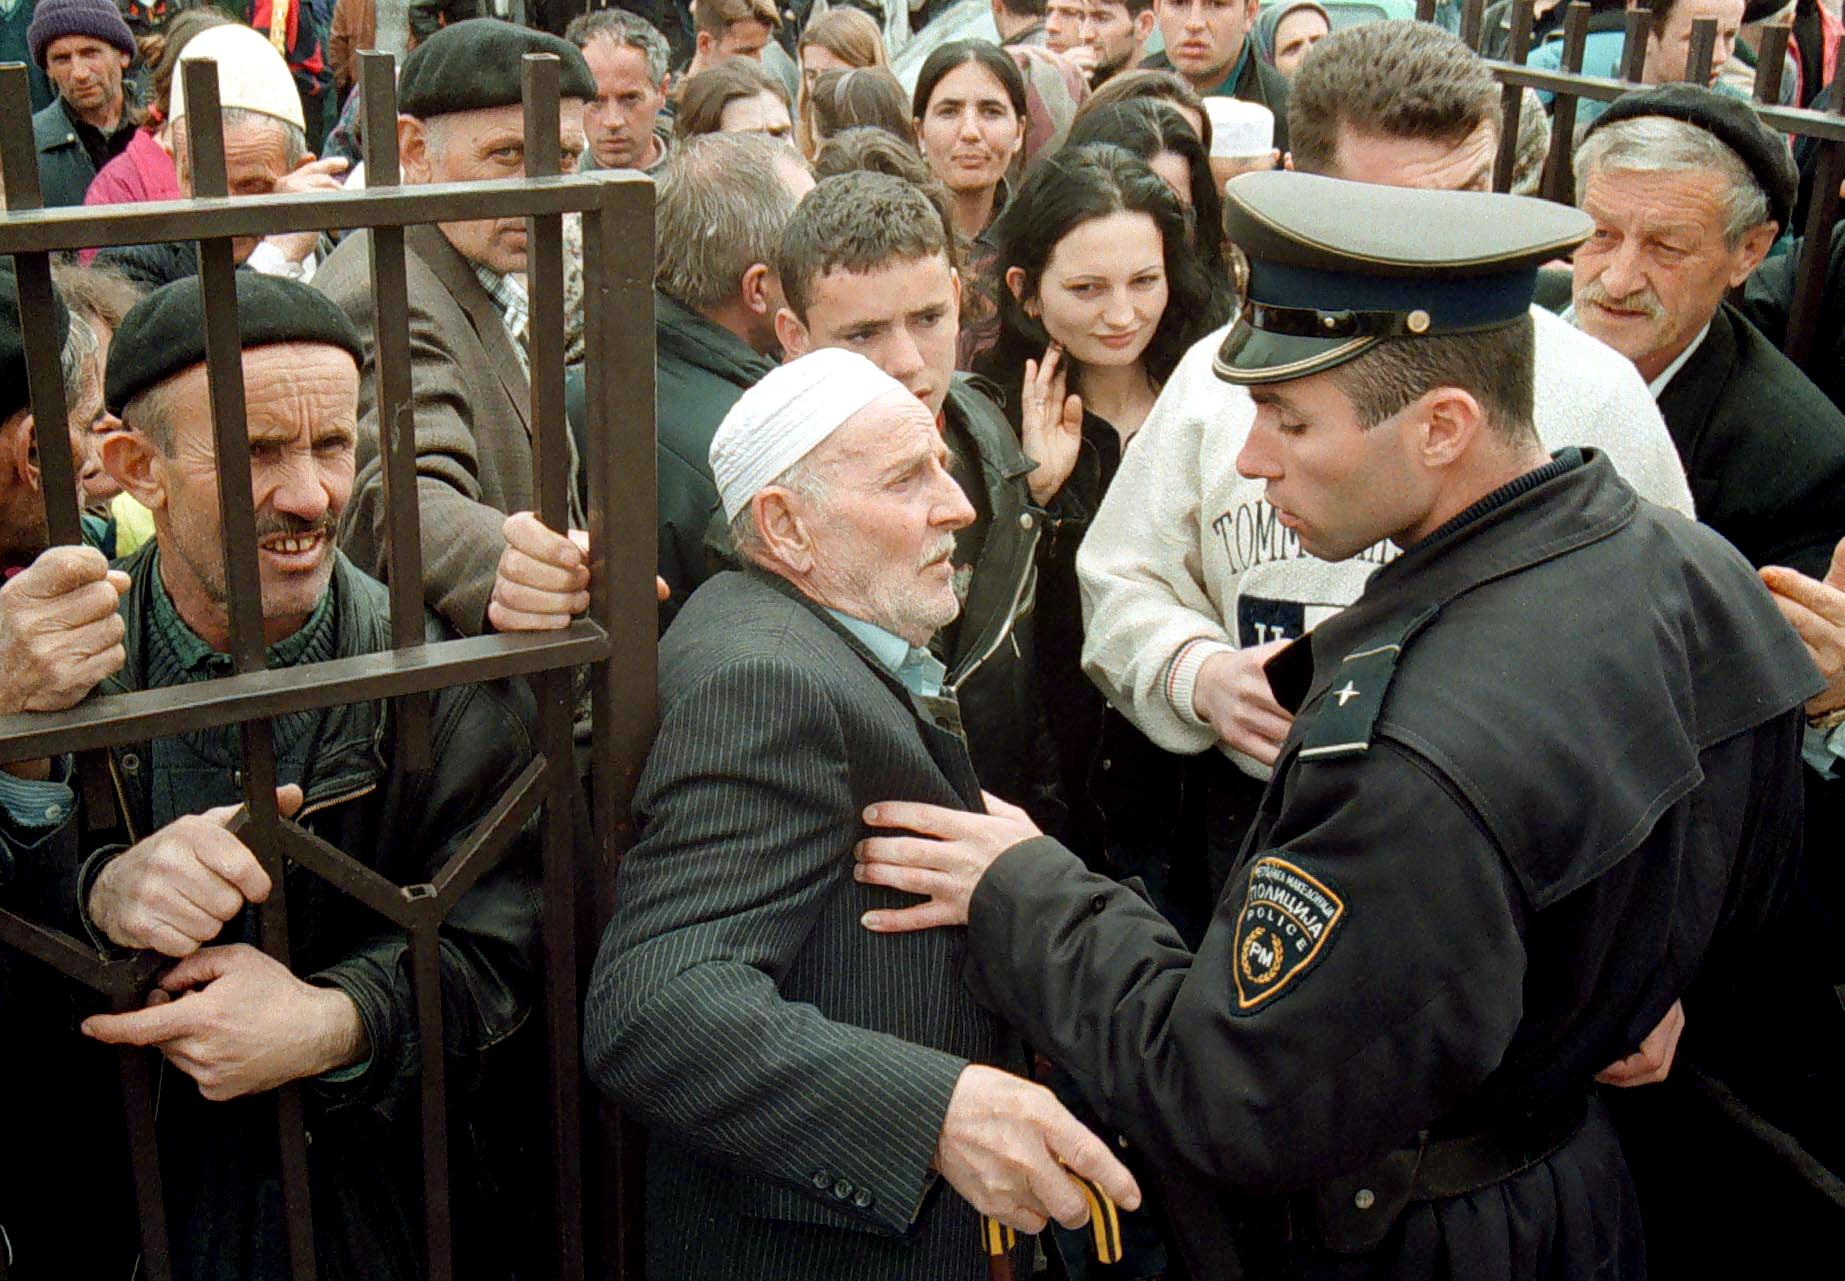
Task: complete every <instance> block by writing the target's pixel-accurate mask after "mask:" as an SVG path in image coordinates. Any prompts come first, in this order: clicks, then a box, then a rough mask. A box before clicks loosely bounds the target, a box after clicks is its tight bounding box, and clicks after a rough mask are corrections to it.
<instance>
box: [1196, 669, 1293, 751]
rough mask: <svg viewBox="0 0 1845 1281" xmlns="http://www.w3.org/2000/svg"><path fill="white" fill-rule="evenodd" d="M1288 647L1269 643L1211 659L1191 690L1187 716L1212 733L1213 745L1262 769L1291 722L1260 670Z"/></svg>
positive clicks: (1284, 737)
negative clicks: (1215, 739) (1249, 758)
mask: <svg viewBox="0 0 1845 1281" xmlns="http://www.w3.org/2000/svg"><path fill="white" fill-rule="evenodd" d="M1292 643H1293V642H1291V641H1286V640H1278V641H1270V642H1269V643H1268V644H1266V645H1252V646H1250V647H1249V648H1248V649H1239V650H1233V651H1231V652H1230V653H1226V654H1213V655H1212V656H1211V657H1209V658H1207V659H1205V660H1204V666H1202V667H1200V668H1199V669H1198V679H1197V680H1196V681H1195V682H1193V684H1192V710H1193V711H1194V712H1196V713H1197V715H1198V719H1199V720H1201V721H1204V722H1205V723H1206V724H1207V725H1209V726H1210V727H1211V728H1212V729H1214V730H1216V731H1217V737H1218V739H1219V740H1220V741H1221V742H1223V743H1224V744H1225V745H1226V746H1228V747H1231V748H1234V749H1235V750H1236V751H1239V752H1241V753H1243V754H1244V755H1245V756H1253V757H1254V758H1255V759H1256V760H1258V761H1260V762H1262V764H1264V765H1273V764H1274V763H1275V758H1276V757H1277V756H1279V755H1280V754H1281V744H1282V741H1283V740H1284V739H1286V738H1287V736H1288V730H1289V728H1290V727H1291V726H1292V725H1293V724H1294V718H1293V717H1292V716H1291V715H1289V714H1288V711H1287V709H1286V708H1284V707H1283V706H1282V705H1281V704H1280V703H1277V702H1276V701H1275V691H1274V690H1273V689H1271V688H1270V687H1269V683H1268V674H1267V673H1266V672H1264V671H1263V670H1262V666H1263V664H1265V663H1267V662H1268V660H1269V659H1271V658H1273V657H1274V656H1275V655H1276V654H1279V653H1280V652H1281V651H1282V650H1284V649H1286V648H1287V647H1288V646H1289V645H1290V644H1292Z"/></svg>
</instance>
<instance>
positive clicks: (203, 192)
mask: <svg viewBox="0 0 1845 1281" xmlns="http://www.w3.org/2000/svg"><path fill="white" fill-rule="evenodd" d="M180 70H181V74H182V75H184V76H185V77H186V103H187V112H186V140H187V143H188V145H189V147H190V148H191V152H190V155H191V162H192V190H193V194H194V195H195V196H223V195H225V194H226V191H227V184H226V175H225V166H224V130H223V120H222V118H221V116H220V115H219V110H218V75H217V64H216V63H215V62H210V61H206V60H200V61H197V62H190V63H186V64H184V65H183V66H182V67H181V69H180ZM199 278H200V279H199V283H200V286H201V288H202V290H203V294H204V298H205V303H206V305H205V357H206V377H207V379H208V382H209V386H210V391H211V425H212V439H213V444H214V447H215V450H216V462H217V467H218V512H219V520H220V522H221V524H222V531H223V535H224V542H223V550H224V582H225V586H226V592H225V598H226V599H225V609H226V612H227V613H228V615H229V621H230V654H231V661H232V665H233V667H234V668H235V670H236V671H238V672H239V673H243V672H255V671H261V670H262V668H263V656H264V649H265V646H264V639H263V599H262V577H261V573H260V571H259V569H258V567H257V560H256V557H257V551H256V512H255V505H254V498H253V496H252V486H251V481H250V438H249V427H248V423H247V420H246V417H245V412H244V396H243V344H242V342H241V341H240V339H239V336H238V327H237V264H236V262H235V260H234V258H233V256H232V252H231V242H230V239H229V238H228V237H223V236H219V237H214V238H212V239H210V240H201V241H199ZM240 733H241V738H242V742H243V788H244V804H245V806H246V807H247V808H248V810H249V814H250V820H251V822H250V827H249V828H248V829H246V833H245V840H246V841H247V842H248V843H249V845H250V848H251V850H252V852H254V853H255V855H256V857H257V859H258V860H259V861H260V862H261V863H262V865H263V870H264V871H266V872H267V873H268V874H269V878H270V882H271V884H272V885H273V887H274V888H273V889H272V891H271V892H270V895H269V897H268V899H267V900H265V901H264V903H263V905H262V908H261V910H260V913H259V916H258V921H259V923H260V926H261V935H262V947H263V951H265V952H267V953H268V954H269V955H270V956H272V957H274V958H275V959H276V960H278V961H280V962H281V963H282V964H283V965H287V964H288V963H289V948H288V902H287V894H286V892H285V888H284V876H283V870H284V869H283V866H282V859H281V857H280V855H279V854H278V853H277V848H276V842H275V841H274V840H273V839H271V833H273V832H274V831H275V829H276V826H277V824H278V823H279V822H280V821H281V820H280V817H279V816H278V814H277V811H276V800H275V789H276V769H275V738H274V735H273V733H272V732H271V729H270V726H269V723H268V722H267V721H253V722H250V723H249V724H246V725H244V726H243V727H242V729H241V731H240ZM275 1101H276V1131H277V1136H276V1137H277V1147H278V1152H279V1156H280V1161H281V1171H282V1201H283V1205H284V1208H285V1210H286V1217H287V1228H288V1254H289V1265H290V1269H291V1275H292V1276H293V1277H294V1281H314V1278H315V1276H316V1275H317V1270H316V1265H315V1259H314V1213H313V1200H312V1194H311V1192H310V1190H309V1185H308V1167H307V1125H306V1120H305V1117H304V1114H303V1111H302V1103H301V1089H300V1086H299V1085H295V1084H290V1085H284V1086H282V1087H281V1088H279V1089H277V1090H276V1091H275Z"/></svg>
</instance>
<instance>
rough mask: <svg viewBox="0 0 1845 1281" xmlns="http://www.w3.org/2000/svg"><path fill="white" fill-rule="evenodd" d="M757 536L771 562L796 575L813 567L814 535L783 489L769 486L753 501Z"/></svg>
mask: <svg viewBox="0 0 1845 1281" xmlns="http://www.w3.org/2000/svg"><path fill="white" fill-rule="evenodd" d="M750 508H751V510H752V512H753V513H754V515H755V517H756V533H757V536H758V537H759V538H761V540H762V548H763V551H764V553H765V554H766V555H767V556H768V558H769V559H771V560H773V561H774V562H775V563H776V564H778V565H781V566H783V567H785V568H787V569H789V570H791V571H793V572H794V573H796V574H802V575H805V574H807V573H809V572H811V571H812V570H813V567H814V544H813V531H812V530H810V529H809V528H808V525H807V522H806V520H804V519H803V518H802V516H801V513H800V512H799V511H798V510H797V509H796V507H795V498H794V495H793V494H792V493H791V492H790V491H788V490H786V489H783V488H782V487H781V486H780V485H770V486H767V487H766V488H764V489H762V490H760V491H758V492H757V494H756V496H755V497H753V498H751V499H750Z"/></svg>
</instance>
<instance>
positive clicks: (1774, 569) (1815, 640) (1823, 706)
mask: <svg viewBox="0 0 1845 1281" xmlns="http://www.w3.org/2000/svg"><path fill="white" fill-rule="evenodd" d="M1761 575H1762V581H1763V582H1764V583H1766V584H1768V590H1769V591H1770V592H1772V593H1773V594H1774V598H1775V604H1776V605H1778V606H1779V607H1780V609H1781V613H1782V615H1783V616H1784V617H1785V618H1786V619H1787V621H1788V622H1789V623H1790V624H1792V625H1793V628H1794V630H1795V631H1796V632H1798V633H1800V639H1801V640H1802V641H1803V642H1805V643H1806V647H1807V652H1808V653H1809V654H1811V655H1812V656H1813V662H1814V664H1815V666H1817V667H1818V668H1819V670H1820V674H1821V675H1823V676H1824V677H1825V678H1826V688H1825V689H1824V690H1823V691H1821V692H1820V693H1819V694H1816V695H1815V696H1814V697H1813V698H1812V699H1811V700H1810V701H1809V702H1808V703H1807V712H1808V714H1809V715H1814V716H1818V715H1821V714H1822V713H1825V712H1832V711H1837V710H1838V709H1839V708H1841V707H1845V539H1840V540H1839V545H1838V546H1837V547H1834V548H1833V549H1832V565H1831V566H1830V568H1828V569H1827V570H1826V576H1825V578H1823V579H1815V578H1808V577H1807V576H1806V575H1805V574H1802V573H1799V572H1798V571H1796V570H1792V569H1787V568H1784V567H1782V566H1780V565H1770V566H1768V567H1766V568H1764V569H1763V570H1762V571H1761Z"/></svg>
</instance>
